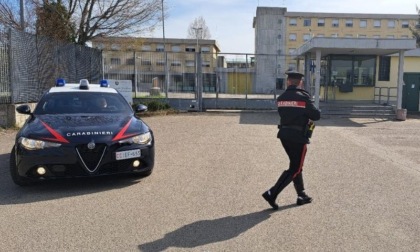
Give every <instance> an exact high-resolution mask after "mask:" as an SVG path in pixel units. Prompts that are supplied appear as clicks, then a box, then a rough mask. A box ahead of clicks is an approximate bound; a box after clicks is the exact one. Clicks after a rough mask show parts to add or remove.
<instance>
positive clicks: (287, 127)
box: [280, 125, 303, 131]
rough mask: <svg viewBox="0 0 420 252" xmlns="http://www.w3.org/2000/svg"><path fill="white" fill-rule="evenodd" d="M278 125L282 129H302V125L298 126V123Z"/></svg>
mask: <svg viewBox="0 0 420 252" xmlns="http://www.w3.org/2000/svg"><path fill="white" fill-rule="evenodd" d="M280 127H281V128H282V129H295V130H300V131H302V130H303V127H302V126H298V125H280Z"/></svg>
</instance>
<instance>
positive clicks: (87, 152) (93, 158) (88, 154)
mask: <svg viewBox="0 0 420 252" xmlns="http://www.w3.org/2000/svg"><path fill="white" fill-rule="evenodd" d="M106 148H107V147H106V144H96V145H95V148H93V149H89V148H88V147H87V144H81V145H78V146H76V151H77V155H79V158H80V160H81V161H82V163H83V166H84V167H85V168H86V169H87V170H88V171H89V172H95V171H96V169H98V167H99V164H100V163H101V160H102V158H103V156H104V154H105V151H106Z"/></svg>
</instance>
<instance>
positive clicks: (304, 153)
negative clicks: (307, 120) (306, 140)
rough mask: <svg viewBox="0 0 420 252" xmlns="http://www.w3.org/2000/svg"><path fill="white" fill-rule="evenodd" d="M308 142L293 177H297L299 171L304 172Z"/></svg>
mask: <svg viewBox="0 0 420 252" xmlns="http://www.w3.org/2000/svg"><path fill="white" fill-rule="evenodd" d="M306 150H307V147H306V144H304V145H303V148H302V155H301V156H300V165H299V169H298V170H297V172H296V173H295V174H293V178H295V177H296V176H297V175H298V174H299V173H301V172H302V168H303V161H305V155H306Z"/></svg>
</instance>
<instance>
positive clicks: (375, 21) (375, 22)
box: [373, 19, 381, 28]
mask: <svg viewBox="0 0 420 252" xmlns="http://www.w3.org/2000/svg"><path fill="white" fill-rule="evenodd" d="M373 27H375V28H381V20H378V19H376V20H373Z"/></svg>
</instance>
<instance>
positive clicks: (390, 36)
mask: <svg viewBox="0 0 420 252" xmlns="http://www.w3.org/2000/svg"><path fill="white" fill-rule="evenodd" d="M386 38H388V39H393V38H395V37H394V35H387V36H386Z"/></svg>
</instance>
